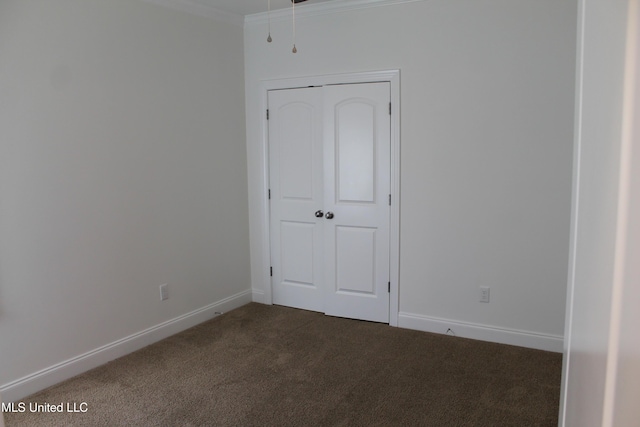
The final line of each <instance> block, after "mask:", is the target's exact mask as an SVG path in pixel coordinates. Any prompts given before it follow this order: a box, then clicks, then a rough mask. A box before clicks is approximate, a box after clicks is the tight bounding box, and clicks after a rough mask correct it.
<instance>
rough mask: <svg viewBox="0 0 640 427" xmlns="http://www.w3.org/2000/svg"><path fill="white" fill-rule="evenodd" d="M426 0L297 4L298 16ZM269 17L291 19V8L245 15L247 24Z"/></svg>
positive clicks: (339, 1) (363, 0)
mask: <svg viewBox="0 0 640 427" xmlns="http://www.w3.org/2000/svg"><path fill="white" fill-rule="evenodd" d="M422 1H426V0H334V1H331V2H327V3H318V4H300V5H298V6H296V18H306V17H312V16H320V15H327V14H331V13H342V12H349V11H352V10H358V9H370V8H373V7H382V6H396V5H399V4H403V3H416V2H422ZM269 19H271V22H274V21H279V20H284V19H291V9H290V8H289V9H279V10H275V11H271V13H270V14H269V13H267V12H260V13H254V14H253V15H246V16H245V17H244V24H245V25H253V24H264V23H266V22H267V21H268V20H269Z"/></svg>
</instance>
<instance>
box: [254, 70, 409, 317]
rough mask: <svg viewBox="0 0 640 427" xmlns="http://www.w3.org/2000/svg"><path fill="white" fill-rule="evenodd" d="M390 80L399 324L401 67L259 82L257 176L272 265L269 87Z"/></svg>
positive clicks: (266, 276)
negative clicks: (258, 177)
mask: <svg viewBox="0 0 640 427" xmlns="http://www.w3.org/2000/svg"><path fill="white" fill-rule="evenodd" d="M375 82H389V83H390V86H391V108H392V109H391V200H392V203H391V219H390V224H389V227H390V228H389V243H390V247H389V254H390V256H389V275H390V280H391V286H390V292H389V325H391V326H398V312H399V295H400V70H382V71H371V72H362V73H348V74H330V75H320V76H307V77H292V78H284V79H276V80H263V81H261V82H260V111H261V113H260V117H262V120H261V132H262V134H261V139H262V144H261V148H262V149H261V152H260V165H261V168H262V170H261V171H260V179H261V185H262V189H263V191H262V197H261V199H260V209H261V211H262V213H263V215H262V218H261V223H260V228H261V230H260V232H261V233H260V234H262V236H263V239H262V242H263V245H262V250H261V256H262V262H263V265H265V266H270V265H271V236H270V218H269V214H270V209H269V197H268V194H269V127H268V121H267V117H266V111H267V108H268V105H269V104H268V93H269V91H270V90H277V89H295V88H304V87H309V86H326V85H338V84H353V83H375ZM261 282H262V285H263V286H262V289H263V290H264V295H263V303H265V304H268V305H271V304H273V294H272V288H271V286H272V284H271V275H270V272H269V269H268V268H267V269H265V270H264V273H263V275H262V280H261Z"/></svg>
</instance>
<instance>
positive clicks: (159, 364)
mask: <svg viewBox="0 0 640 427" xmlns="http://www.w3.org/2000/svg"><path fill="white" fill-rule="evenodd" d="M561 365H562V355H561V354H557V353H549V352H544V351H538V350H529V349H524V348H520V347H513V346H506V345H500V344H493V343H486V342H481V341H474V340H468V339H463V338H456V337H451V336H445V335H435V334H429V333H425V332H418V331H411V330H407V329H399V328H392V327H389V326H387V325H382V324H376V323H369V322H361V321H356V320H348V319H340V318H334V317H328V316H324V315H322V314H318V313H313V312H307V311H302V310H296V309H291V308H285V307H278V306H266V305H261V304H255V303H252V304H249V305H246V306H244V307H241V308H239V309H237V310H234V311H232V312H229V313H226V314H224V315H222V316H219V317H217V318H215V319H213V320H211V321H208V322H206V323H203V324H201V325H198V326H196V327H195V328H192V329H189V330H187V331H185V332H182V333H180V334H177V335H175V336H173V337H170V338H168V339H166V340H164V341H161V342H159V343H156V344H154V345H151V346H149V347H146V348H144V349H142V350H140V351H137V352H135V353H132V354H130V355H128V356H125V357H123V358H120V359H117V360H115V361H113V362H110V363H108V364H106V365H104V366H101V367H99V368H96V369H94V370H92V371H90V372H88V373H86V374H83V375H80V376H78V377H76V378H73V379H71V380H68V381H65V382H64V383H61V384H59V385H57V386H54V387H52V388H49V389H47V390H45V391H42V392H40V393H38V394H36V395H33V396H30V397H29V398H27V399H23V402H25V404H26V405H27V411H26V412H25V413H22V414H20V413H13V414H5V416H6V423H7V427H12V426H492V427H495V426H518V427H522V426H556V425H557V423H558V404H559V395H560V372H561ZM30 402H35V403H40V404H42V403H45V402H46V403H53V404H59V403H61V402H64V403H65V404H66V403H67V402H71V404H72V405H73V403H76V404H77V405H79V404H80V403H81V402H86V404H87V407H86V409H87V412H86V413H62V414H57V413H45V414H42V413H30V412H29V410H28V405H29V403H30Z"/></svg>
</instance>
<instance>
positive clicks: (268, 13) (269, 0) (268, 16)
mask: <svg viewBox="0 0 640 427" xmlns="http://www.w3.org/2000/svg"><path fill="white" fill-rule="evenodd" d="M267 19H268V21H269V36H268V37H267V42H269V43H271V42H272V41H273V39H272V38H271V0H267Z"/></svg>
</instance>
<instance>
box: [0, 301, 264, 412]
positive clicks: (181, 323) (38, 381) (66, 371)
mask: <svg viewBox="0 0 640 427" xmlns="http://www.w3.org/2000/svg"><path fill="white" fill-rule="evenodd" d="M251 301H252V291H251V290H246V291H243V292H240V293H238V294H235V295H232V296H230V297H228V298H225V299H222V300H220V301H217V302H214V303H212V304H209V305H207V306H205V307H202V308H199V309H197V310H194V311H192V312H189V313H187V314H184V315H182V316H178V317H175V318H173V319H171V320H168V321H166V322H163V323H160V324H158V325H156V326H152V327H150V328H148V329H145V330H143V331H140V332H138V333H135V334H133V335H129V336H128V337H125V338H122V339H120V340H117V341H114V342H112V343H109V344H107V345H104V346H102V347H99V348H96V349H95V350H92V351H89V352H87V353H84V354H81V355H79V356H76V357H73V358H71V359H68V360H65V361H64V362H61V363H58V364H56V365H53V366H50V367H48V368H45V369H43V370H41V371H38V372H35V373H33V374H30V375H27V376H25V377H22V378H20V379H18V380H15V381H13V382H10V383H8V384H4V385H2V386H1V387H0V394H2V399H3V401H4V402H15V401H17V400H19V399H22V398H23V397H25V396H29V395H31V394H33V393H36V392H38V391H40V390H43V389H45V388H47V387H50V386H52V385H55V384H57V383H59V382H61V381H64V380H67V379H69V378H72V377H74V376H76V375H80V374H82V373H83V372H86V371H88V370H90V369H93V368H96V367H98V366H100V365H103V364H105V363H107V362H109V361H111V360H113V359H117V358H118V357H122V356H125V355H127V354H129V353H132V352H134V351H136V350H139V349H141V348H143V347H146V346H148V345H150V344H153V343H155V342H157V341H160V340H162V339H165V338H167V337H170V336H171V335H174V334H177V333H178V332H182V331H184V330H185V329H189V328H191V327H193V326H196V325H198V324H200V323H202V322H205V321H207V320H209V319H212V318H214V317H215V316H217V315H219V314H220V313H224V312H226V311H230V310H233V309H235V308H238V307H241V306H243V305H245V304H249V303H250V302H251Z"/></svg>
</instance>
